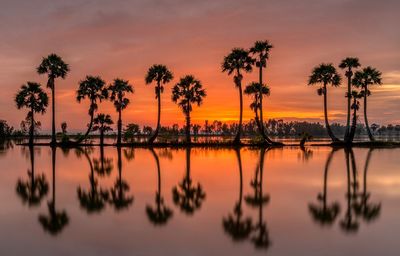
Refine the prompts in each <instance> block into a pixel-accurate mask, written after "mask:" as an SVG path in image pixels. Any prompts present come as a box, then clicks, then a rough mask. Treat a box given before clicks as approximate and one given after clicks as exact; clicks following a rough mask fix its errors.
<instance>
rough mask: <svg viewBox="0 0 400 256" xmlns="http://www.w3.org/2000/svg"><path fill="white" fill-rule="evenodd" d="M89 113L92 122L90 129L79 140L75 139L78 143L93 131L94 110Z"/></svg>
mask: <svg viewBox="0 0 400 256" xmlns="http://www.w3.org/2000/svg"><path fill="white" fill-rule="evenodd" d="M89 115H90V123H89V125H88V129H87V130H86V132H85V134H84V135H83V136H82V137H81V138H79V139H78V140H77V141H75V143H77V144H79V143H81V142H82V141H84V140H85V139H86V138H87V137H88V136H89V133H90V132H91V131H92V127H93V119H94V111H90V114H89Z"/></svg>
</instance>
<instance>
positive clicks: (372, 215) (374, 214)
mask: <svg viewBox="0 0 400 256" xmlns="http://www.w3.org/2000/svg"><path fill="white" fill-rule="evenodd" d="M373 150H374V149H373V148H370V149H369V150H368V154H367V159H366V160H365V166H364V180H363V191H362V193H361V194H360V199H361V200H360V201H359V202H355V203H354V204H353V208H354V212H355V213H356V214H357V215H358V216H361V217H362V218H363V219H364V220H365V221H366V222H371V221H373V220H375V219H377V218H378V217H379V215H380V212H381V203H370V202H369V199H370V197H371V193H369V192H368V190H367V172H368V168H369V162H370V160H371V156H372V152H373Z"/></svg>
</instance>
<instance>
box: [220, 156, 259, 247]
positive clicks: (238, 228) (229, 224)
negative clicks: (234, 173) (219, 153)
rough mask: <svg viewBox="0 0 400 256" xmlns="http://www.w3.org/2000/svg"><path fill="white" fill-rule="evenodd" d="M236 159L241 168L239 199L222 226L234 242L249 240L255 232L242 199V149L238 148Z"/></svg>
mask: <svg viewBox="0 0 400 256" xmlns="http://www.w3.org/2000/svg"><path fill="white" fill-rule="evenodd" d="M235 152H236V158H237V162H238V166H239V178H240V179H239V199H238V202H237V203H236V204H235V207H234V208H233V214H229V215H228V217H227V218H223V220H222V224H223V227H224V230H225V232H226V233H228V234H229V235H230V236H231V237H232V239H233V240H234V241H241V240H244V239H247V238H248V237H249V235H250V233H251V231H252V230H253V223H252V220H251V218H250V217H246V218H245V219H242V217H243V209H242V199H243V196H242V195H243V174H242V172H243V171H242V158H241V156H240V149H239V148H236V149H235Z"/></svg>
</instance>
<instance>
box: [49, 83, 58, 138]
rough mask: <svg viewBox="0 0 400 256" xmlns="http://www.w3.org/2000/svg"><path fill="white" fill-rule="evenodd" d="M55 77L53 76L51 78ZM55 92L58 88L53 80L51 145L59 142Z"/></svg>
mask: <svg viewBox="0 0 400 256" xmlns="http://www.w3.org/2000/svg"><path fill="white" fill-rule="evenodd" d="M50 79H53V78H50ZM55 93H56V88H55V84H54V81H53V82H52V88H51V101H52V102H51V108H52V113H51V115H52V123H51V145H53V146H54V145H56V143H57V138H56V113H55V112H56V104H55Z"/></svg>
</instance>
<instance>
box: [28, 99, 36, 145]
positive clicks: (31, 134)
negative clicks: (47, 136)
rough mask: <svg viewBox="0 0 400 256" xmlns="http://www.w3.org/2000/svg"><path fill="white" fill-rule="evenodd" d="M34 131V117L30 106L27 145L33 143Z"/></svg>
mask: <svg viewBox="0 0 400 256" xmlns="http://www.w3.org/2000/svg"><path fill="white" fill-rule="evenodd" d="M34 132H35V117H34V111H33V107H32V108H31V127H30V129H29V145H33V136H34Z"/></svg>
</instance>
